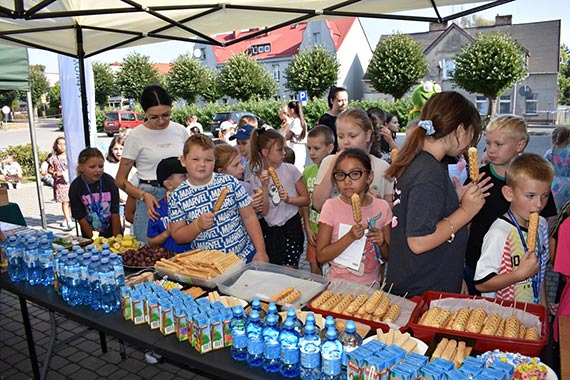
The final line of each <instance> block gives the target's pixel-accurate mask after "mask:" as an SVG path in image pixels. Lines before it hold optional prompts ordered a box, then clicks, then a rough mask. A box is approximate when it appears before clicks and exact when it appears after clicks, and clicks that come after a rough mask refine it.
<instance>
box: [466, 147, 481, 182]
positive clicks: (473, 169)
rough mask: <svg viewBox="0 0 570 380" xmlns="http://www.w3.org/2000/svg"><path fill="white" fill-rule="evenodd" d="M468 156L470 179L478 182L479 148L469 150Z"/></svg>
mask: <svg viewBox="0 0 570 380" xmlns="http://www.w3.org/2000/svg"><path fill="white" fill-rule="evenodd" d="M467 155H468V156H469V178H471V181H473V182H477V181H478V180H479V153H477V148H475V147H471V148H469V149H468V150H467Z"/></svg>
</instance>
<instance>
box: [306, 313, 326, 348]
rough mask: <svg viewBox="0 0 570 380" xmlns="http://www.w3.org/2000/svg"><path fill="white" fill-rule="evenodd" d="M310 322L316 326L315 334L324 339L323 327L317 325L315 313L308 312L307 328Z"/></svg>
mask: <svg viewBox="0 0 570 380" xmlns="http://www.w3.org/2000/svg"><path fill="white" fill-rule="evenodd" d="M309 323H312V324H313V327H314V328H315V334H317V335H318V336H319V338H320V339H321V341H322V338H321V328H320V327H319V326H317V321H316V320H315V314H313V313H307V318H305V328H307V324H309Z"/></svg>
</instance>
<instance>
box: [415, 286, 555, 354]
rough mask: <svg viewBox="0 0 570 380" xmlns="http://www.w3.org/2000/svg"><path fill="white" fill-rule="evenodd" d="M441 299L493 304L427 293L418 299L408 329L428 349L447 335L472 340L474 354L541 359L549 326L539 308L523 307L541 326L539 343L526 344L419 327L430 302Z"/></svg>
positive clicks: (497, 337) (454, 295) (540, 307)
mask: <svg viewBox="0 0 570 380" xmlns="http://www.w3.org/2000/svg"><path fill="white" fill-rule="evenodd" d="M440 298H463V299H465V298H471V299H473V298H475V299H486V300H489V301H491V302H493V301H494V299H492V298H485V297H474V296H469V295H463V294H454V293H442V292H434V291H427V292H425V293H424V295H423V296H422V298H421V301H420V302H419V303H418V304H417V306H416V308H415V310H414V311H413V312H412V316H411V317H410V322H409V323H408V325H409V327H410V328H411V329H412V332H413V335H414V337H416V338H418V339H420V340H422V341H424V342H426V343H427V344H428V345H429V344H430V342H431V341H432V340H433V339H434V337H435V334H436V333H438V332H443V333H449V334H453V335H457V336H462V337H467V338H474V339H475V340H476V341H475V347H474V348H473V350H475V351H477V352H485V351H491V350H494V349H499V350H501V351H505V352H519V353H521V354H523V355H527V356H540V353H541V352H542V349H543V348H544V346H545V345H546V341H547V340H548V334H549V324H548V319H547V315H546V308H545V307H544V306H542V305H538V304H531V303H528V304H526V311H527V312H529V313H531V314H534V315H536V316H538V317H539V319H540V322H541V324H542V331H541V332H540V334H541V340H539V341H529V340H525V339H510V338H504V337H499V336H491V335H483V334H472V333H468V332H463V331H455V330H448V329H443V328H436V327H429V326H423V325H419V324H418V323H417V322H418V321H419V320H420V317H421V316H422V315H423V314H424V313H425V312H426V311H427V310H428V309H429V305H430V303H431V301H434V300H438V299H440ZM511 305H513V303H512V302H508V301H504V302H503V306H506V307H510V306H511ZM515 307H516V308H517V309H520V310H524V308H525V304H524V303H520V302H519V303H517V304H516V305H515Z"/></svg>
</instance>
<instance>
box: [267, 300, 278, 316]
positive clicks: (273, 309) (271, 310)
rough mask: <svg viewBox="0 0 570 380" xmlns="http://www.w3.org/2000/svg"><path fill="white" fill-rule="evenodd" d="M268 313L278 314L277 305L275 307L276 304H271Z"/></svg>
mask: <svg viewBox="0 0 570 380" xmlns="http://www.w3.org/2000/svg"><path fill="white" fill-rule="evenodd" d="M267 311H268V312H269V314H273V313H277V305H275V302H270V303H269V306H267Z"/></svg>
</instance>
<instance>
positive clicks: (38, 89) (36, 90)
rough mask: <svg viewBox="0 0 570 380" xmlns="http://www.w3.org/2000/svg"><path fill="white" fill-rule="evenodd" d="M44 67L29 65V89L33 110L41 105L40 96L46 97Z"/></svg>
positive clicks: (47, 85) (46, 87)
mask: <svg viewBox="0 0 570 380" xmlns="http://www.w3.org/2000/svg"><path fill="white" fill-rule="evenodd" d="M45 70H46V67H45V66H44V65H30V89H31V91H30V92H31V93H32V103H33V106H34V114H37V113H36V112H35V110H37V109H38V105H39V104H41V99H42V95H47V93H48V91H49V81H48V79H47V76H46V73H45Z"/></svg>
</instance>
